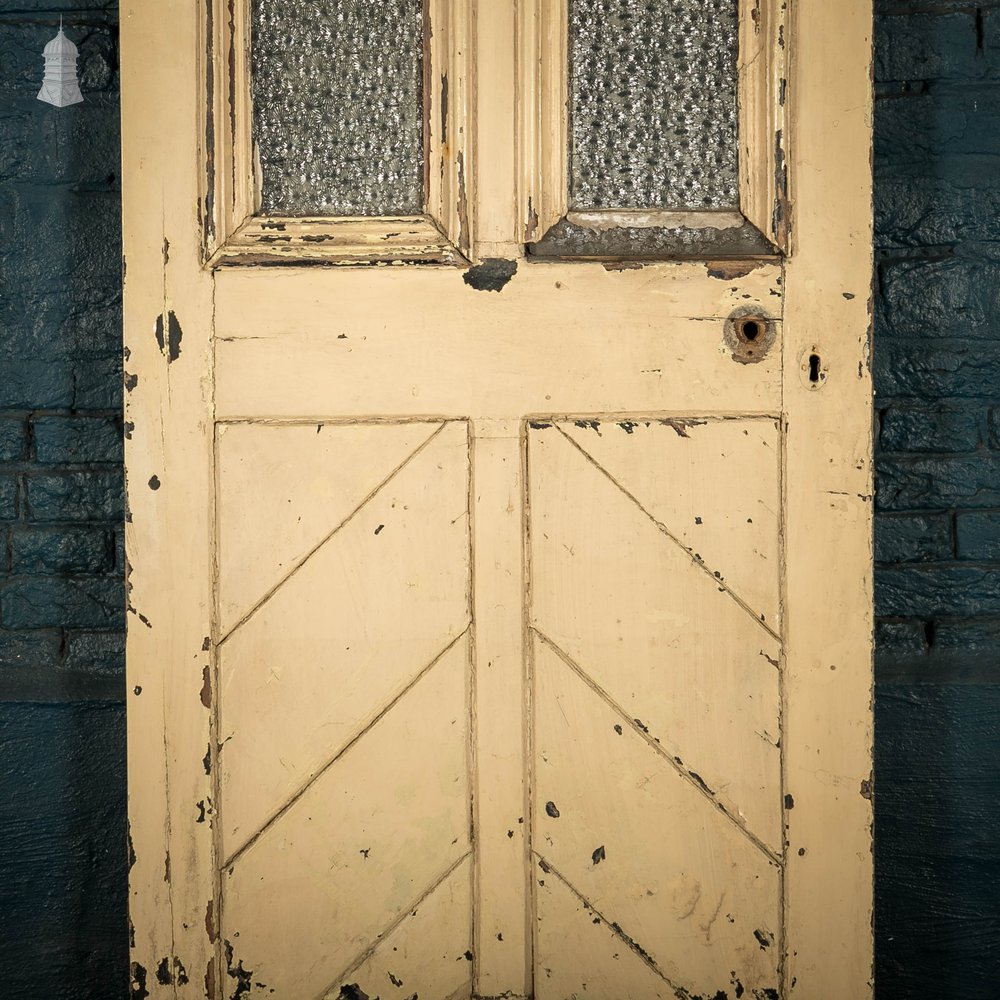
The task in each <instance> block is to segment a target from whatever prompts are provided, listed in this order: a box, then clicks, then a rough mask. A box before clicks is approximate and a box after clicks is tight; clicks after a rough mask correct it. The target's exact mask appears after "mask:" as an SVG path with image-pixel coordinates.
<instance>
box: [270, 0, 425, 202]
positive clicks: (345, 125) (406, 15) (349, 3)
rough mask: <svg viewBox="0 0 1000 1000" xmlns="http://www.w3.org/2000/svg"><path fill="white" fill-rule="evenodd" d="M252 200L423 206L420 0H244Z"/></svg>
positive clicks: (421, 2)
mask: <svg viewBox="0 0 1000 1000" xmlns="http://www.w3.org/2000/svg"><path fill="white" fill-rule="evenodd" d="M252 17H253V21H252V43H251V64H252V80H253V136H254V142H255V144H256V146H257V150H258V153H259V156H260V165H261V172H262V174H263V176H262V179H261V188H262V205H261V210H262V211H263V212H264V213H266V214H288V215H394V214H397V213H407V214H413V213H419V212H421V211H422V210H423V175H424V144H423V98H422V82H421V81H422V75H423V37H424V17H423V0H253V12H252Z"/></svg>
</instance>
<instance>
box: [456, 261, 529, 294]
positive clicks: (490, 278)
mask: <svg viewBox="0 0 1000 1000" xmlns="http://www.w3.org/2000/svg"><path fill="white" fill-rule="evenodd" d="M515 274H517V261H516V260H505V259H504V258H502V257H487V258H486V260H484V261H483V262H482V263H481V264H477V265H476V266H475V267H470V268H469V269H468V270H467V271H466V272H465V274H463V275H462V280H463V281H464V282H465V283H466V284H467V285H468V286H469V287H470V288H474V289H475V290H476V291H477V292H502V291H503V290H504V288H505V287H506V285H507V283H508V282H509V281H510V279H511V278H513V277H514V275H515Z"/></svg>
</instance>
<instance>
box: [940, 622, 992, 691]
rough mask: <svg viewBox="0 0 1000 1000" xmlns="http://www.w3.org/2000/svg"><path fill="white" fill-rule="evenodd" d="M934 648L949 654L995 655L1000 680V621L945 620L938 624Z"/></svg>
mask: <svg viewBox="0 0 1000 1000" xmlns="http://www.w3.org/2000/svg"><path fill="white" fill-rule="evenodd" d="M934 647H935V649H939V650H945V651H948V652H951V651H960V652H966V653H969V654H981V653H986V654H990V655H995V656H996V657H997V678H998V679H1000V619H996V618H973V619H949V618H943V619H941V620H940V621H938V622H937V623H936V627H935V630H934Z"/></svg>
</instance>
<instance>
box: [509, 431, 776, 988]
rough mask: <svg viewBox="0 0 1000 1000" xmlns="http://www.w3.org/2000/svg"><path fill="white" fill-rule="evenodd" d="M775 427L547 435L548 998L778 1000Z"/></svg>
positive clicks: (535, 503)
mask: <svg viewBox="0 0 1000 1000" xmlns="http://www.w3.org/2000/svg"><path fill="white" fill-rule="evenodd" d="M779 451H780V435H779V431H778V428H777V426H776V423H775V421H774V420H773V419H770V418H768V419H764V418H746V419H732V420H722V419H708V420H701V419H699V420H694V419H692V420H678V419H672V420H662V421H661V420H648V421H647V420H640V419H635V420H632V421H629V420H625V421H619V420H616V421H607V422H601V421H595V420H589V419H588V420H580V421H565V422H558V423H548V422H545V421H535V422H533V423H532V424H531V425H530V428H529V431H528V481H529V487H528V503H529V522H528V523H529V536H530V542H529V558H530V608H529V624H530V633H531V640H532V653H531V656H532V665H531V674H532V678H533V681H532V686H533V697H532V705H533V713H532V716H533V725H532V758H533V764H532V766H533V779H532V785H533V796H532V799H533V804H532V809H533V813H532V830H531V842H532V853H533V864H534V867H533V875H534V878H535V888H534V893H535V987H536V992H535V995H536V998H537V1000H565V998H566V997H570V996H572V997H593V998H594V1000H601V998H606V997H609V996H614V997H616V998H620V1000H652V998H660V997H671V998H675V997H681V998H690V1000H695V998H700V997H706V998H708V997H712V998H714V997H716V996H744V995H745V996H747V997H753V998H755V1000H756V998H761V1000H777V998H778V997H779V995H780V994H779V992H778V991H779V990H780V980H781V970H780V965H781V960H780V955H781V951H782V866H783V857H782V822H783V813H782V787H781V753H780V749H779V747H780V731H781V729H780V722H781V708H780V706H781V689H780V681H781V677H780V663H781V641H780V620H781V619H780V603H779V600H778V594H779V581H780V545H779V511H780V475H779Z"/></svg>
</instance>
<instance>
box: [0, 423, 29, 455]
mask: <svg viewBox="0 0 1000 1000" xmlns="http://www.w3.org/2000/svg"><path fill="white" fill-rule="evenodd" d="M27 454H28V428H27V425H26V424H25V422H24V420H22V419H21V418H19V417H4V418H0V462H20V461H22V460H23V459H25V458H26V457H27Z"/></svg>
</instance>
